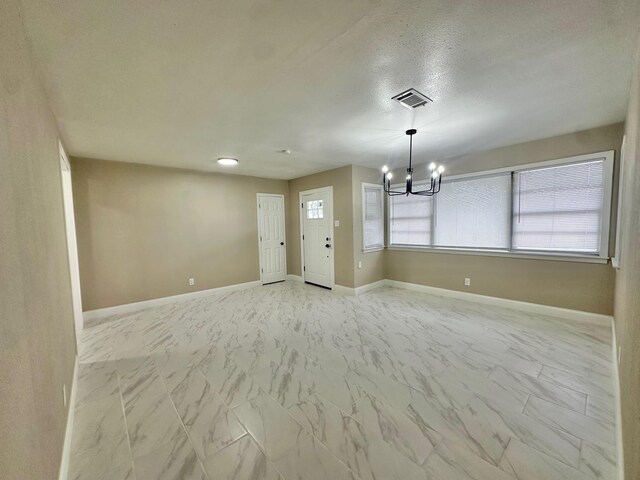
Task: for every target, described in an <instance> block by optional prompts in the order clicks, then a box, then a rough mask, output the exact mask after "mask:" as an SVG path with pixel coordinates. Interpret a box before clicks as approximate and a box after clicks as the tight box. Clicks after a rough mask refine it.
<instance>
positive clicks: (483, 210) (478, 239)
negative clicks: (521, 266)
mask: <svg viewBox="0 0 640 480" xmlns="http://www.w3.org/2000/svg"><path fill="white" fill-rule="evenodd" d="M436 197H437V199H436V202H435V206H436V216H435V220H434V224H435V225H434V226H435V228H434V242H433V243H434V245H437V246H440V247H474V248H509V214H510V207H511V206H510V202H511V175H510V174H501V175H496V176H490V177H481V178H472V179H468V180H458V181H449V182H446V181H445V182H443V183H442V186H441V190H440V193H438V194H437V195H436Z"/></svg>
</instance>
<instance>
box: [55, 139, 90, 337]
mask: <svg viewBox="0 0 640 480" xmlns="http://www.w3.org/2000/svg"><path fill="white" fill-rule="evenodd" d="M58 153H59V157H60V188H61V190H62V210H63V214H64V227H65V239H66V244H67V264H68V266H69V288H70V289H71V303H72V309H73V322H74V325H75V329H76V332H79V331H81V330H82V329H83V328H84V325H83V322H82V289H81V285H80V269H79V268H80V267H79V263H78V239H77V235H76V220H75V212H74V209H73V184H72V180H71V164H70V163H69V157H68V156H67V152H65V150H64V146H63V145H62V142H61V141H60V140H58Z"/></svg>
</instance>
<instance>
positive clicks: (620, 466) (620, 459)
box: [611, 319, 624, 480]
mask: <svg viewBox="0 0 640 480" xmlns="http://www.w3.org/2000/svg"><path fill="white" fill-rule="evenodd" d="M611 338H612V341H611V348H612V350H613V351H612V352H611V353H612V354H613V396H614V400H615V402H616V453H617V457H616V460H617V462H616V463H617V464H616V468H617V479H618V480H624V445H623V440H622V405H621V403H620V372H619V371H618V339H617V337H616V324H615V322H614V321H613V319H612V320H611Z"/></svg>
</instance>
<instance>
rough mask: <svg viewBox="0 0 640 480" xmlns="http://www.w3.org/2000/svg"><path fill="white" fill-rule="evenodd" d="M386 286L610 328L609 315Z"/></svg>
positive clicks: (394, 284) (392, 283) (409, 286)
mask: <svg viewBox="0 0 640 480" xmlns="http://www.w3.org/2000/svg"><path fill="white" fill-rule="evenodd" d="M386 285H388V286H390V287H396V288H404V289H406V290H413V291H416V292H424V293H430V294H432V295H438V296H440V297H449V298H457V299H460V300H466V301H469V302H476V303H482V304H484V305H494V306H497V307H504V308H511V309H513V310H520V311H522V312H527V313H535V314H538V315H547V316H550V317H559V318H566V319H568V320H577V321H581V322H587V323H593V324H596V325H602V326H610V325H611V320H612V317H611V315H602V314H599V313H591V312H583V311H581V310H571V309H569V308H560V307H552V306H549V305H541V304H538V303H529V302H521V301H518V300H509V299H506V298H499V297H489V296H487V295H478V294H476V293H467V292H459V291H457V290H448V289H446V288H437V287H429V286H427V285H419V284H417V283H407V282H400V281H398V280H388V279H387V280H386Z"/></svg>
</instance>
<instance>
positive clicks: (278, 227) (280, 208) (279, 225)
mask: <svg viewBox="0 0 640 480" xmlns="http://www.w3.org/2000/svg"><path fill="white" fill-rule="evenodd" d="M258 230H259V232H258V234H259V235H260V274H261V275H260V278H261V279H262V284H263V285H264V284H266V283H274V282H282V281H283V280H284V279H285V278H286V276H287V263H286V246H285V235H284V196H282V195H267V194H258Z"/></svg>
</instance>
